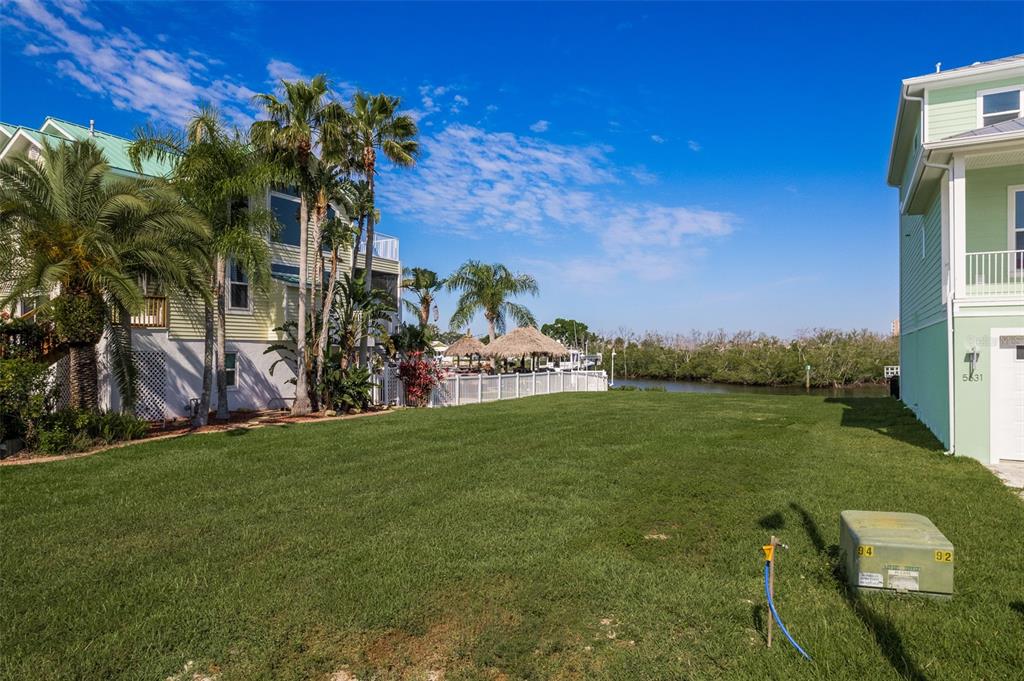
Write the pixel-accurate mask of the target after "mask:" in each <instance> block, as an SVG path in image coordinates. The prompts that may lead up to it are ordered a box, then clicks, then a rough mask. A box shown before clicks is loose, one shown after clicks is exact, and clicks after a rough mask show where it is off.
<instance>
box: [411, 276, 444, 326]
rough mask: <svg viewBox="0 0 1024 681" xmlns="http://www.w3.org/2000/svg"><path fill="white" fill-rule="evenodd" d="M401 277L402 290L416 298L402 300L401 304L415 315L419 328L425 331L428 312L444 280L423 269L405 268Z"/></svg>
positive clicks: (428, 318)
mask: <svg viewBox="0 0 1024 681" xmlns="http://www.w3.org/2000/svg"><path fill="white" fill-rule="evenodd" d="M402 276H403V277H404V278H403V279H402V288H404V289H405V290H407V291H409V292H411V293H412V295H413V296H415V298H416V300H415V301H412V300H405V299H403V300H402V302H403V303H404V304H405V307H406V309H408V310H409V311H410V312H411V313H412V314H414V315H416V319H417V320H418V321H419V324H420V328H422V329H425V328H427V325H428V324H430V310H431V308H433V307H434V302H435V300H436V298H435V297H436V294H437V293H438V292H439V291H440V290H441V289H443V288H444V279H440V278H439V277H438V276H437V272H434V271H433V270H428V269H426V268H423V267H413V268H408V267H407V268H405V269H404V270H403V271H402Z"/></svg>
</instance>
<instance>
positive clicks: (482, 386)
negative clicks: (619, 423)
mask: <svg viewBox="0 0 1024 681" xmlns="http://www.w3.org/2000/svg"><path fill="white" fill-rule="evenodd" d="M375 383H376V385H377V387H376V389H375V390H374V395H373V397H374V401H375V402H376V403H377V404H393V405H403V404H405V390H404V389H403V386H402V382H401V381H400V380H399V379H398V371H397V370H396V369H395V368H393V367H386V368H385V369H384V371H383V372H382V373H380V374H377V376H376V377H375ZM606 390H608V374H606V373H605V372H603V371H557V372H551V371H542V372H537V373H532V374H496V375H494V376H488V375H486V374H450V375H449V376H448V377H447V378H445V379H444V380H443V381H441V385H439V386H438V387H437V388H435V389H434V392H433V393H432V394H431V396H430V404H429V405H428V406H431V407H457V406H459V405H462V404H480V403H482V402H494V401H496V400H514V399H516V398H519V397H530V396H531V395H551V394H554V393H573V392H605V391H606Z"/></svg>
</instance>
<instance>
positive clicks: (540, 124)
mask: <svg viewBox="0 0 1024 681" xmlns="http://www.w3.org/2000/svg"><path fill="white" fill-rule="evenodd" d="M550 127H551V123H550V122H549V121H545V120H543V119H541V120H539V121H537V122H536V123H534V124H533V125H531V126H530V130H533V131H534V132H547V131H548V128H550Z"/></svg>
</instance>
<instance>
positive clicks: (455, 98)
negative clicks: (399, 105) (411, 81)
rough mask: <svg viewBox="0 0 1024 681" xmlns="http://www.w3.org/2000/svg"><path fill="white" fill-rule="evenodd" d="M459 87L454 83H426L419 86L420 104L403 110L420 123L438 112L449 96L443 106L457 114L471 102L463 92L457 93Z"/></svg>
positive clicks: (428, 123)
mask: <svg viewBox="0 0 1024 681" xmlns="http://www.w3.org/2000/svg"><path fill="white" fill-rule="evenodd" d="M457 90H458V88H457V87H456V86H454V85H433V84H431V83H424V84H423V85H420V87H419V93H420V106H419V107H416V108H412V109H406V110H405V111H403V113H405V114H406V115H408V116H411V117H412V119H413V120H414V121H416V122H417V123H419V122H420V121H421V120H423V119H424V118H427V117H428V116H432V115H433V114H436V113H438V112H439V111H441V109H442V100H444V99H446V97H445V96H446V95H451V96H450V97H447V100H448V103H447V104H444V105H443V106H445V107H447V109H448V111H450V112H451V113H453V114H457V113H459V112H460V111H462V109H463V108H465V107H466V106H467V105H468V104H469V98H468V97H466V96H464V95H461V94H452V93H456V91H457ZM424 125H428V126H429V125H430V122H427V123H424Z"/></svg>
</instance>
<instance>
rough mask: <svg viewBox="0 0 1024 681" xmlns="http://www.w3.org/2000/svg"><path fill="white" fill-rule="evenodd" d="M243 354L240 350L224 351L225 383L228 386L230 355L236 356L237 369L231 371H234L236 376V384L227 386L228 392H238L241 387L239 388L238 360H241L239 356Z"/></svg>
mask: <svg viewBox="0 0 1024 681" xmlns="http://www.w3.org/2000/svg"><path fill="white" fill-rule="evenodd" d="M241 354H242V353H240V352H239V351H238V350H228V349H227V348H225V349H224V383H225V384H227V377H228V371H229V370H228V355H234V356H235V368H234V369H231V370H230V371H233V372H234V374H235V382H234V383H232V384H227V389H228V392H234V391H236V390H238V387H239V386H238V376H239V373H238V359H239V356H240V355H241Z"/></svg>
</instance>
